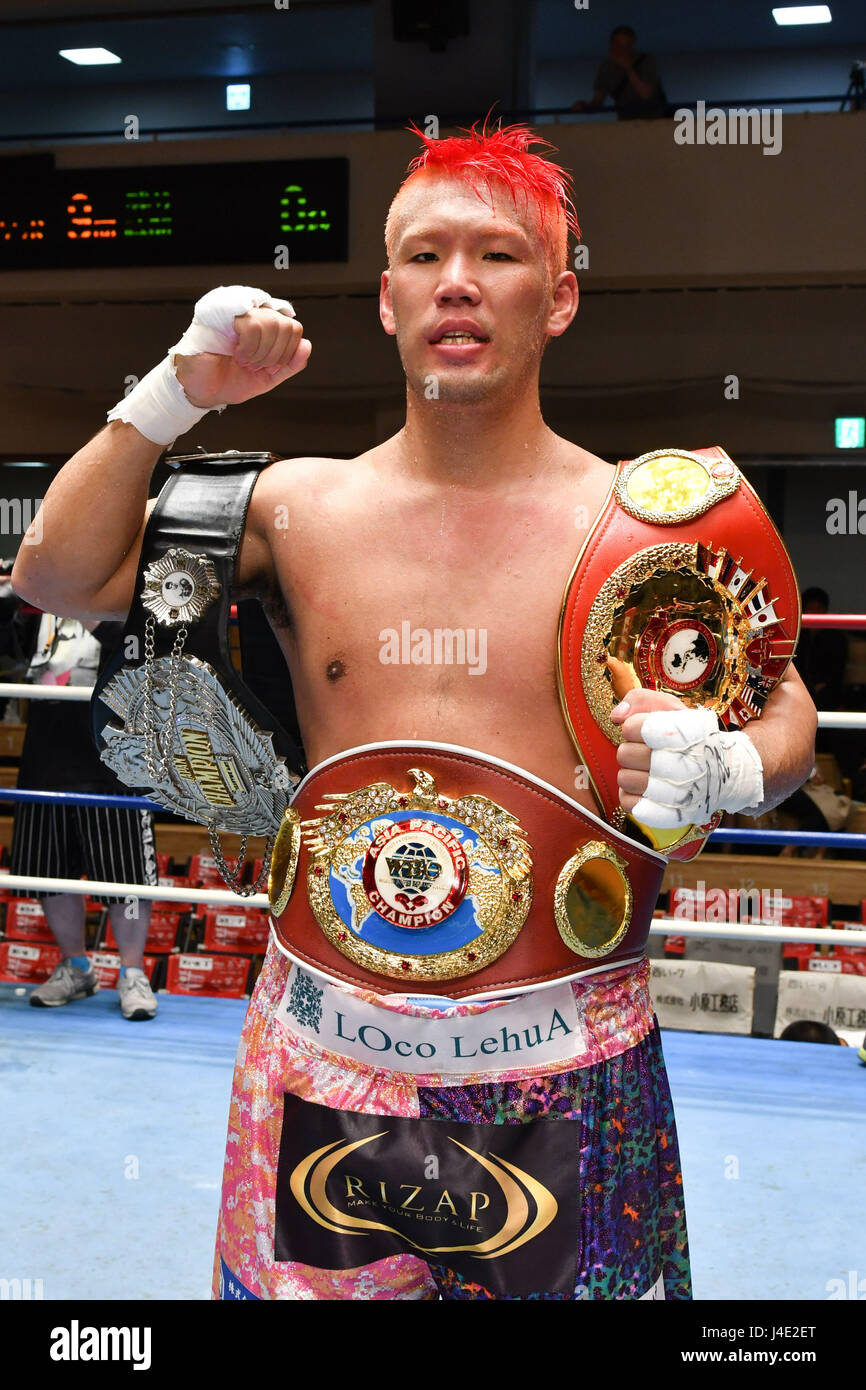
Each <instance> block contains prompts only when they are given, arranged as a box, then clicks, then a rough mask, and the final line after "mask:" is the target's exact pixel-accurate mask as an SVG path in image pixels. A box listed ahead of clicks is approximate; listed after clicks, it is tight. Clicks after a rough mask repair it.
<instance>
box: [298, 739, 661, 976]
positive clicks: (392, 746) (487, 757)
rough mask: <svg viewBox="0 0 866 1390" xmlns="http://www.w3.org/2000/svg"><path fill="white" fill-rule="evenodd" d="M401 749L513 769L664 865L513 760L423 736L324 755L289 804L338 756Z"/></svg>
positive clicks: (651, 851)
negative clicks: (426, 750)
mask: <svg viewBox="0 0 866 1390" xmlns="http://www.w3.org/2000/svg"><path fill="white" fill-rule="evenodd" d="M403 748H408V749H412V748H430V749H431V750H432V751H433V752H434V753H464V754H468V755H469V757H470V758H477V759H478V761H479V762H482V763H492V764H493V766H494V767H501V768H504V769H505V771H506V772H516V773H517V775H518V776H519V777H523V778H524V779H525V780H526V781H527V782H534V783H535V785H536V786H537V787H541V788H543V790H544V791H546V792H551V793H552V794H553V795H554V796H555V797H557V798H558V799H559V800H560V801H564V802H565V803H566V805H567V806H570V807H571V808H572V809H573V810H575V811H579V812H580V814H581V815H582V816H588V817H589V819H590V820H591V821H594V822H595V824H596V825H597V826H598V828H599V829H600V830H603V831H604V833H605V835H613V836H614V837H615V838H616V839H617V840H618V841H619V843H620V844H621V845H623V846H624V847H625V848H627V849H631V850H635V849H636V850H640V852H641V853H642V854H648V855H649V857H650V858H651V859H656V860H657V861H658V862H659V864H664V865H665V866H667V862H668V861H667V859H666V858H665V856H664V855H663V854H659V853H658V852H657V851H656V850H654V849H649V848H648V847H647V846H646V845H639V844H638V842H637V841H636V840H632V839H630V838H629V836H628V835H623V833H622V831H621V830H615V829H614V827H613V826H612V825H609V824H608V822H607V821H606V820H602V818H601V816H597V815H596V813H595V812H594V811H588V810H587V809H586V807H585V806H581V804H580V802H579V801H573V800H572V798H571V797H570V796H567V795H566V793H565V792H562V791H560V790H559V787H554V785H553V783H552V782H545V781H544V780H543V779H542V778H541V777H536V776H535V774H534V773H532V772H527V771H526V769H525V768H522V767H518V766H517V764H516V763H507V762H505V760H504V759H503V758H494V757H493V756H492V755H491V754H490V753H482V752H481V751H480V749H477V748H464V747H463V746H462V745H461V744H459V743H432V742H430V741H429V740H427V739H389V740H388V742H387V743H359V744H358V745H357V746H356V747H354V748H344V749H343V751H342V752H341V753H334V754H333V755H332V756H331V757H330V758H325V759H324V760H323V761H322V762H320V763H317V764H316V766H315V767H313V768H310V771H309V772H308V773H307V775H306V777H304V778H303V780H302V781H301V782H299V783H298V785H297V787H296V788H295V790H294V793H293V795H292V801H291V803H290V804H294V802H295V801H296V800H297V798H298V796H299V795H300V793H301V791H302V790H303V788H304V787H305V786H306V785H307V783H308V782H309V781H310V779H311V778H312V777H314V776H315V775H316V773H318V772H321V771H322V769H323V768H325V767H330V766H331V765H332V763H336V762H339V761H340V759H341V758H350V757H353V756H354V755H355V754H356V753H368V752H370V751H371V750H375V751H377V752H378V751H381V750H382V749H386V750H389V751H391V752H394V753H397V752H400V750H401V749H403ZM464 795H469V793H464ZM587 973H589V972H587Z"/></svg>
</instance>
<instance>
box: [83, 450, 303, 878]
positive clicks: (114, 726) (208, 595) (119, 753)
mask: <svg viewBox="0 0 866 1390" xmlns="http://www.w3.org/2000/svg"><path fill="white" fill-rule="evenodd" d="M275 459H276V455H274V454H268V453H240V452H238V451H236V450H232V451H230V452H228V453H222V454H205V453H201V454H191V455H184V456H179V457H177V458H174V459H169V460H167V461H168V462H169V463H170V464H171V465H172V466H174V467H175V468H176V469H177V471H176V473H175V474H174V476H173V477H171V478H169V480H168V482H167V483H166V484H165V486H164V487H163V489H162V491H161V492H160V494H159V497H158V499H157V502H156V505H155V507H154V509H153V511H152V513H151V515H150V518H149V520H148V523H147V527H146V530H145V533H144V539H143V543H142V548H141V561H140V564H139V569H138V575H137V578H136V584H135V597H134V599H133V602H132V606H131V608H130V610H129V615H128V618H127V621H126V626H125V628H124V631H123V636H122V638H121V640H120V644H119V645H118V647H117V648H116V650H115V652H114V653H113V655H112V657H111V659H110V661H109V663H108V665H107V666H106V668H105V670H104V672H103V674H102V675H101V677H100V679H99V681H98V682H97V684H96V687H95V689H94V693H93V699H92V703H91V711H92V724H93V734H94V738H95V740H96V744H97V747H98V748H99V749H100V757H101V759H102V761H103V762H104V763H106V764H107V765H108V766H109V767H110V768H111V770H112V771H113V772H114V773H115V774H116V776H117V777H118V778H119V779H120V781H121V782H125V783H126V784H127V785H128V786H131V787H136V788H140V789H143V791H144V794H145V795H147V796H149V797H151V798H152V799H153V800H154V801H157V802H159V804H160V805H162V806H165V807H166V809H167V810H169V811H173V812H175V813H176V814H177V815H180V816H183V817H184V818H185V819H186V820H190V821H195V822H196V823H197V824H199V825H205V826H207V827H208V830H209V833H210V841H211V848H212V850H213V853H214V857H215V859H216V861H217V863H218V865H219V867H220V871H221V873H222V875H223V878H224V879H225V881H226V883H228V884H229V886H230V887H232V888H234V889H235V891H236V892H238V893H242V894H243V895H245V896H246V895H249V894H251V893H255V892H258V890H259V888H260V887H261V886H262V884H263V883H264V881H265V878H266V876H267V874H268V872H269V864H270V854H271V849H272V847H273V841H274V838H275V836H276V834H277V831H278V829H279V826H280V822H281V818H282V815H283V812H284V810H285V808H286V806H287V804H288V800H289V795H290V792H291V789H292V788H293V787H294V786H295V785H296V784H297V781H298V778H299V777H300V776H301V775H302V773H303V771H304V755H303V749H302V748H301V745H300V740H299V737H298V738H295V737H293V736H290V735H289V734H288V733H286V731H285V730H284V729H283V728H281V727H280V726H279V725H278V724H277V723H276V721H275V720H274V718H273V716H272V715H271V714H270V713H269V712H268V710H267V709H266V708H265V706H264V705H263V704H262V703H261V702H260V701H259V700H258V698H257V697H256V696H255V695H254V694H253V692H252V691H251V690H250V689H249V688H248V686H246V685H245V684H244V683H243V681H242V680H241V679H240V676H239V675H238V672H237V671H236V669H235V667H234V666H233V664H232V659H231V655H230V652H229V646H228V623H229V617H230V608H231V590H232V585H233V582H234V576H235V565H236V561H237V554H238V548H239V545H240V540H241V535H242V533H243V528H244V522H245V519H246V514H247V508H248V506H249V501H250V497H251V495H252V490H253V487H254V485H255V482H256V479H257V478H258V476H259V473H260V472H261V470H262V468H263V467H265V466H266V465H267V464H269V463H272V462H274V461H275ZM286 680H287V682H288V681H289V676H288V672H286ZM111 715H115V716H116V718H117V722H110V717H111ZM221 831H230V832H235V833H238V834H240V835H241V836H242V837H243V838H242V844H241V851H240V854H239V856H238V860H237V864H236V865H235V866H234V867H230V866H229V865H228V864H226V862H225V859H224V856H223V854H222V849H221V847H220V843H219V832H221ZM250 835H261V836H264V837H265V839H266V846H265V853H264V862H263V865H262V872H261V874H260V875H259V877H258V880H257V881H256V883H254V884H251V885H249V886H241V883H240V873H241V869H242V865H243V863H244V858H245V855H246V841H247V837H248V836H250Z"/></svg>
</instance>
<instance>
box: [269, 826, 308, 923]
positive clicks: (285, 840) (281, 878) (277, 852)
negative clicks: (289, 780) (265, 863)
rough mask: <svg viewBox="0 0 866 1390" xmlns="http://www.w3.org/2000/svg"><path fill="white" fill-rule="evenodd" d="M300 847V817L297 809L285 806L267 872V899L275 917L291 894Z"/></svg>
mask: <svg viewBox="0 0 866 1390" xmlns="http://www.w3.org/2000/svg"><path fill="white" fill-rule="evenodd" d="M300 848H301V818H300V816H299V815H298V813H297V811H295V810H294V809H293V808H292V807H291V806H287V807H286V809H285V811H284V812H283V818H282V821H281V822H280V828H279V830H278V831H277V838H276V840H275V842H274V848H273V850H272V852H271V868H270V873H269V874H268V901H269V902H270V905H271V912H272V913H273V915H274V916H275V917H280V916H281V915H282V914H283V913H284V912H285V910H286V907H287V906H288V902H289V898H290V897H291V896H292V888H293V887H294V883H295V874H296V872H297V868H298V853H299V851H300Z"/></svg>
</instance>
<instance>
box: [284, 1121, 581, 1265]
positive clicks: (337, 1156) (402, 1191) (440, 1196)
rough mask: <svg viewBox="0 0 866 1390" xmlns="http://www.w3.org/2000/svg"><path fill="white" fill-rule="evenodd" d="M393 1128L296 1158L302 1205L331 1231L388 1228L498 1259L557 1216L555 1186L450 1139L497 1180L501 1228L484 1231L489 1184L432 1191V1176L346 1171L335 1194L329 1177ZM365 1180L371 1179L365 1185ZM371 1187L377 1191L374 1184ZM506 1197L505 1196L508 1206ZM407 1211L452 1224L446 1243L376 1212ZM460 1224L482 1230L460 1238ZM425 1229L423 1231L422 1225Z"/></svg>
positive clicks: (440, 1248) (433, 1249) (428, 1250)
mask: <svg viewBox="0 0 866 1390" xmlns="http://www.w3.org/2000/svg"><path fill="white" fill-rule="evenodd" d="M388 1132H389V1131H388V1130H387V1129H383V1130H380V1132H379V1133H378V1134H372V1135H370V1137H369V1138H368V1139H360V1140H355V1141H354V1142H350V1141H349V1140H345V1141H344V1142H343V1143H341V1144H337V1146H336V1147H335V1148H333V1147H332V1146H331V1145H329V1146H328V1152H326V1153H322V1152H321V1151H320V1150H316V1151H315V1152H314V1153H312V1154H309V1155H308V1156H307V1157H306V1158H305V1159H303V1160H302V1162H301V1163H299V1164H298V1165H297V1167H296V1168H295V1170H294V1172H293V1173H292V1175H291V1179H290V1187H291V1191H292V1195H293V1196H294V1198H295V1200H296V1201H297V1202H298V1204H299V1206H300V1207H301V1208H302V1209H303V1210H304V1211H305V1212H306V1213H307V1215H308V1216H310V1217H312V1219H313V1220H314V1221H317V1222H318V1223H319V1224H320V1225H322V1226H324V1227H326V1229H328V1230H330V1231H337V1232H339V1233H345V1234H347V1235H355V1234H358V1233H360V1232H364V1231H385V1232H387V1233H389V1234H391V1235H395V1236H399V1237H401V1238H402V1239H403V1240H404V1241H406V1242H407V1244H409V1245H411V1246H412V1247H413V1249H415V1250H420V1251H421V1252H422V1253H423V1254H426V1255H440V1254H445V1253H447V1252H453V1251H455V1250H459V1251H461V1253H463V1254H473V1255H475V1256H476V1257H478V1258H479V1259H486V1260H492V1259H497V1258H501V1257H502V1256H503V1255H510V1254H512V1253H513V1252H514V1251H515V1250H517V1249H519V1247H520V1246H521V1245H525V1244H526V1243H527V1241H530V1240H533V1239H534V1238H535V1236H537V1235H540V1234H541V1232H542V1231H543V1230H545V1229H546V1228H547V1227H548V1226H549V1225H550V1223H551V1222H552V1221H553V1219H554V1217H555V1216H556V1213H557V1210H558V1207H557V1202H556V1199H555V1198H554V1196H553V1195H552V1193H550V1192H548V1190H547V1188H546V1187H545V1186H544V1185H543V1183H540V1182H538V1181H537V1180H536V1179H535V1178H533V1177H531V1176H530V1174H529V1173H526V1172H523V1171H522V1170H521V1169H520V1168H518V1167H517V1166H516V1165H515V1164H513V1163H506V1162H504V1161H503V1160H501V1159H498V1158H496V1157H495V1156H494V1155H493V1154H490V1155H489V1156H487V1157H485V1155H484V1154H480V1153H476V1152H475V1151H474V1150H473V1149H471V1148H469V1147H468V1146H467V1145H466V1144H461V1143H460V1141H459V1140H457V1139H454V1138H451V1137H450V1136H449V1140H450V1142H451V1143H452V1144H456V1145H457V1147H458V1148H459V1149H462V1151H463V1153H465V1154H467V1155H468V1156H469V1158H471V1159H473V1160H474V1161H475V1162H476V1163H478V1164H480V1166H481V1167H482V1168H483V1169H484V1170H485V1171H486V1172H487V1173H488V1175H489V1176H490V1177H491V1178H492V1179H493V1181H494V1183H495V1184H496V1186H497V1188H498V1190H499V1193H500V1194H501V1197H502V1199H504V1210H503V1211H502V1214H501V1216H500V1220H499V1222H498V1224H497V1226H496V1228H495V1229H494V1230H492V1231H490V1232H489V1233H487V1234H485V1232H484V1228H483V1225H482V1223H481V1221H480V1219H479V1218H480V1217H481V1216H482V1214H483V1213H484V1212H486V1211H487V1210H488V1208H490V1206H491V1199H490V1194H489V1193H488V1192H487V1191H485V1190H483V1189H480V1190H474V1189H473V1190H472V1191H470V1192H469V1193H468V1194H466V1195H461V1194H459V1193H456V1192H455V1193H452V1192H450V1191H449V1189H448V1188H447V1187H445V1188H441V1187H440V1188H438V1189H434V1190H431V1185H430V1184H428V1183H424V1182H421V1183H401V1182H395V1181H394V1178H393V1176H390V1175H389V1176H387V1177H381V1178H374V1179H373V1181H372V1182H371V1181H370V1179H369V1177H366V1176H365V1177H364V1178H361V1177H358V1176H357V1175H355V1174H351V1173H343V1174H342V1175H341V1181H340V1183H339V1187H340V1189H341V1196H342V1200H341V1201H338V1199H337V1198H336V1197H329V1195H328V1191H327V1183H328V1178H329V1177H330V1176H331V1174H332V1173H333V1172H334V1170H335V1168H337V1167H338V1165H339V1164H340V1163H342V1162H343V1160H344V1159H346V1158H348V1157H349V1155H350V1154H353V1153H355V1152H356V1150H359V1149H363V1148H366V1146H367V1145H368V1144H373V1143H375V1142H376V1140H377V1139H382V1138H383V1137H384V1136H385V1135H387V1134H388ZM365 1184H366V1186H365ZM367 1188H370V1189H371V1190H370V1191H368V1190H367ZM502 1205H503V1204H502V1203H499V1206H500V1208H502ZM350 1207H362V1208H366V1209H367V1211H368V1212H370V1215H368V1216H356V1215H353V1214H352V1212H351V1211H349V1210H344V1208H350ZM377 1212H381V1213H382V1214H383V1215H384V1214H389V1215H391V1214H393V1215H395V1216H402V1215H404V1214H405V1215H406V1216H408V1218H409V1220H410V1221H414V1222H417V1223H419V1224H420V1223H424V1222H432V1223H434V1224H444V1225H445V1226H446V1228H451V1229H450V1230H448V1231H447V1233H445V1232H443V1234H444V1235H445V1240H444V1243H435V1244H432V1245H427V1244H424V1243H422V1242H421V1241H418V1240H414V1239H413V1238H412V1236H411V1235H409V1234H408V1233H407V1231H406V1230H405V1229H402V1230H401V1229H400V1228H399V1227H398V1226H395V1225H392V1224H391V1223H390V1222H388V1221H385V1220H380V1219H376V1215H375V1213H377ZM459 1230H463V1231H468V1232H469V1233H470V1235H478V1236H479V1237H480V1239H478V1240H476V1241H471V1240H470V1241H466V1240H458V1241H457V1243H456V1244H455V1237H456V1233H457V1231H459ZM419 1234H420V1231H419Z"/></svg>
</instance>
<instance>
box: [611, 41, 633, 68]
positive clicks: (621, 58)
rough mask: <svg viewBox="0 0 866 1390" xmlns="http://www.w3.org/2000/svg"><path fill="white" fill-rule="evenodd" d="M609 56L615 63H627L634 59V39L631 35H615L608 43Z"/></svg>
mask: <svg viewBox="0 0 866 1390" xmlns="http://www.w3.org/2000/svg"><path fill="white" fill-rule="evenodd" d="M609 56H610V57H611V58H612V59H613V61H614V62H615V63H628V62H630V60H631V59H632V58H633V57H634V39H633V38H632V36H631V34H616V35H615V37H614V38H612V39H611V41H610V49H609Z"/></svg>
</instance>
